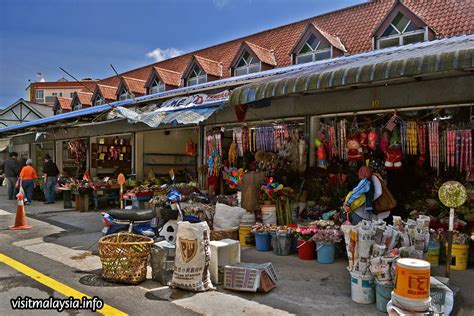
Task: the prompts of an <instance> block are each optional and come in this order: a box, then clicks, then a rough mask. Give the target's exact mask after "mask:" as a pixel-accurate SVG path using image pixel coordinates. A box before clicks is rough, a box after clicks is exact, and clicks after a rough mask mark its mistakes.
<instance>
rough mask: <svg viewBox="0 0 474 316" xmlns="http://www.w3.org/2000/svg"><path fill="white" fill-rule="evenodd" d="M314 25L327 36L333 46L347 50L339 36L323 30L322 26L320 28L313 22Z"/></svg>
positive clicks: (343, 50)
mask: <svg viewBox="0 0 474 316" xmlns="http://www.w3.org/2000/svg"><path fill="white" fill-rule="evenodd" d="M311 25H312V26H314V28H315V29H316V30H317V31H318V32H319V33H321V35H322V36H324V38H326V39H327V40H328V42H329V43H330V44H331V46H333V47H335V48H337V49H339V50H340V51H342V52H344V53H346V52H347V49H346V48H345V47H344V44H342V42H341V40H340V39H339V37H337V36H332V35H331V34H329V33H327V32H325V31H323V30H322V29H321V28H319V27H318V26H317V25H316V24H315V23H311Z"/></svg>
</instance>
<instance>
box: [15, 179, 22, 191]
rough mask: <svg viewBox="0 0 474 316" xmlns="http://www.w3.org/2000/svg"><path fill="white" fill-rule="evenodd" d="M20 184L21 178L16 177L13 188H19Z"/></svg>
mask: <svg viewBox="0 0 474 316" xmlns="http://www.w3.org/2000/svg"><path fill="white" fill-rule="evenodd" d="M20 186H21V179H20V178H18V179H17V180H16V184H15V188H17V189H19V188H20Z"/></svg>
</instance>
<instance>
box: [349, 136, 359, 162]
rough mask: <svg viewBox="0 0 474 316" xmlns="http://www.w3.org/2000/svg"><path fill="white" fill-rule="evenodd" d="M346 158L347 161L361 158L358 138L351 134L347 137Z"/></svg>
mask: <svg viewBox="0 0 474 316" xmlns="http://www.w3.org/2000/svg"><path fill="white" fill-rule="evenodd" d="M347 159H348V160H349V161H357V160H362V148H361V147H360V143H359V138H358V137H357V136H352V137H349V138H348V139H347Z"/></svg>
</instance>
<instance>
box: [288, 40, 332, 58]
mask: <svg viewBox="0 0 474 316" xmlns="http://www.w3.org/2000/svg"><path fill="white" fill-rule="evenodd" d="M328 58H331V46H330V45H329V44H327V43H324V42H322V41H320V40H319V39H318V38H317V37H316V36H315V35H314V34H310V35H309V37H308V39H307V40H306V42H305V43H304V44H303V46H302V47H301V48H300V50H299V51H298V55H297V56H296V63H297V64H303V63H309V62H312V61H318V60H322V59H328Z"/></svg>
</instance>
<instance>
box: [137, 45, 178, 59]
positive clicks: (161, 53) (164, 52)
mask: <svg viewBox="0 0 474 316" xmlns="http://www.w3.org/2000/svg"><path fill="white" fill-rule="evenodd" d="M183 53H184V52H183V51H182V50H179V49H177V48H173V47H170V48H165V49H161V48H156V49H154V50H152V51H151V52H148V53H146V56H147V57H149V58H152V59H154V60H155V61H156V62H158V61H162V60H165V59H169V58H173V57H176V56H179V55H182V54H183Z"/></svg>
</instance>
